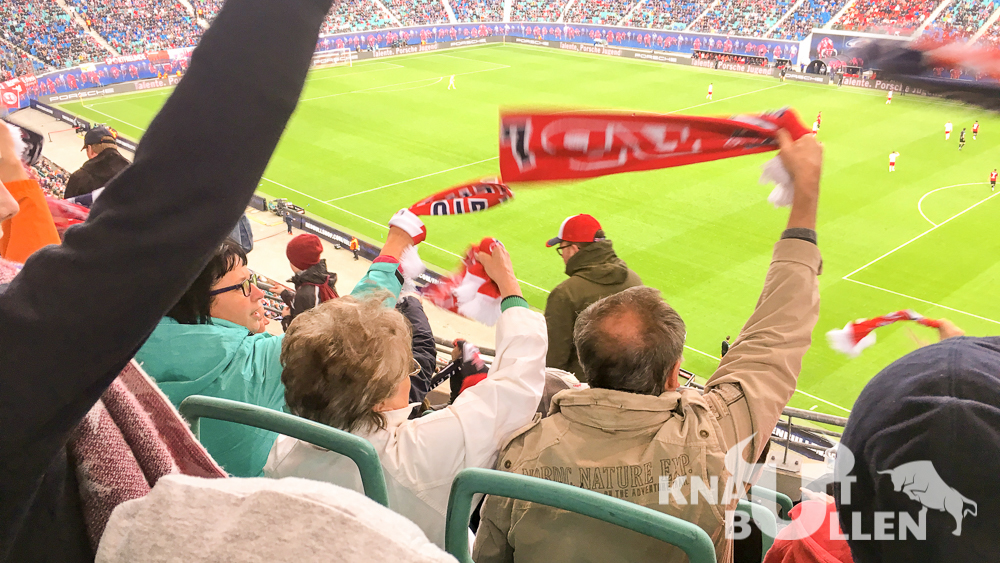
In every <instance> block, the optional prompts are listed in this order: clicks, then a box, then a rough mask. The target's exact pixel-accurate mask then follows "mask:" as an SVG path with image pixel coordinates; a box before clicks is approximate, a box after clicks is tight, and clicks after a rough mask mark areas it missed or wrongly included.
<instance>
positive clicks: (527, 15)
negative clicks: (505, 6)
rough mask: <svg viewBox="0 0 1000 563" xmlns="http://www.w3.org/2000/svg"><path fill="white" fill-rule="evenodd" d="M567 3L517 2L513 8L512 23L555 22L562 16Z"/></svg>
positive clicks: (520, 0)
mask: <svg viewBox="0 0 1000 563" xmlns="http://www.w3.org/2000/svg"><path fill="white" fill-rule="evenodd" d="M565 8H566V2H564V1H561V0H554V1H552V2H548V1H546V0H517V1H516V2H515V3H514V6H513V7H512V8H511V12H510V21H514V22H554V21H558V20H559V17H560V16H562V13H563V10H564V9H565Z"/></svg>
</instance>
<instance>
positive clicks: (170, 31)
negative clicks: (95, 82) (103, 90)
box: [69, 0, 204, 55]
mask: <svg viewBox="0 0 1000 563" xmlns="http://www.w3.org/2000/svg"><path fill="white" fill-rule="evenodd" d="M69 4H70V5H71V6H72V7H73V8H74V9H75V10H76V11H77V12H78V13H79V14H80V16H82V17H83V19H84V21H85V22H86V24H87V25H88V26H89V27H90V28H91V29H93V30H94V31H96V32H97V33H99V34H100V35H101V37H103V38H104V39H105V40H106V41H107V42H108V44H109V45H111V46H112V47H113V48H114V49H115V50H117V51H118V52H120V53H121V54H123V55H131V54H137V53H144V52H146V51H150V50H158V49H172V48H176V47H190V46H192V45H196V44H197V43H198V39H199V38H201V34H202V32H203V31H204V30H203V29H202V28H201V27H200V26H199V25H198V23H197V18H196V17H195V15H194V14H191V13H189V12H188V11H187V8H185V7H184V5H183V4H181V3H180V2H178V1H177V0H69Z"/></svg>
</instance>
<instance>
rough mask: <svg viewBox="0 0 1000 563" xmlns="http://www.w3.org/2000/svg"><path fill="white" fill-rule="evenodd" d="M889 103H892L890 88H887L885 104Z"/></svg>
mask: <svg viewBox="0 0 1000 563" xmlns="http://www.w3.org/2000/svg"><path fill="white" fill-rule="evenodd" d="M891 103H892V90H889V95H887V96H886V98H885V105H889V104H891Z"/></svg>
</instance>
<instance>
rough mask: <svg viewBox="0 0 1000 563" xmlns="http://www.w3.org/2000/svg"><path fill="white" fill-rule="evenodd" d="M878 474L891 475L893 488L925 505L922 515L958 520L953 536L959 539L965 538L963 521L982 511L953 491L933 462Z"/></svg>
mask: <svg viewBox="0 0 1000 563" xmlns="http://www.w3.org/2000/svg"><path fill="white" fill-rule="evenodd" d="M878 473H879V475H886V474H888V475H890V476H891V477H892V488H893V489H894V490H895V491H896V492H901V493H905V494H906V496H908V497H910V498H911V499H913V500H915V501H917V502H919V503H920V504H922V505H923V508H922V509H920V511H921V512H922V513H926V512H927V509H928V508H933V509H934V510H940V511H941V512H947V513H948V514H951V516H952V517H953V518H954V519H955V531H954V532H952V534H954V535H956V536H961V535H962V519H963V518H964V517H965V516H966V515H972V516H976V512H977V511H978V509H979V507H978V505H977V504H976V503H975V501H971V500H969V499H967V498H965V497H964V496H962V494H961V493H959V492H958V491H957V490H955V489H953V488H951V487H949V486H948V484H947V483H945V482H944V479H942V478H941V476H940V475H938V472H937V470H935V469H934V464H933V463H931V462H930V461H911V462H910V463H904V464H903V465H900V466H899V467H897V468H895V469H889V470H888V471H879V472H878Z"/></svg>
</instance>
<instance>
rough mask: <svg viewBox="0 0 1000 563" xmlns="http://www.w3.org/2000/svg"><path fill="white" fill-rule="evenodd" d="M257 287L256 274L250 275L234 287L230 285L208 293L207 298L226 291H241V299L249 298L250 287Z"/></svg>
mask: <svg viewBox="0 0 1000 563" xmlns="http://www.w3.org/2000/svg"><path fill="white" fill-rule="evenodd" d="M251 285H254V286H256V285H257V274H250V277H249V278H247V279H245V280H243V282H242V283H238V284H236V285H231V286H229V287H220V288H219V289H213V290H212V291H209V292H208V296H209V297H212V296H215V295H218V294H220V293H226V292H227V291H232V290H234V289H239V290H242V291H243V297H250V286H251Z"/></svg>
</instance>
